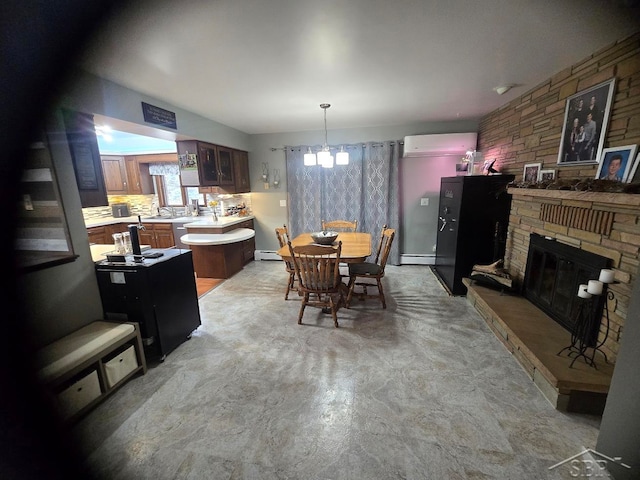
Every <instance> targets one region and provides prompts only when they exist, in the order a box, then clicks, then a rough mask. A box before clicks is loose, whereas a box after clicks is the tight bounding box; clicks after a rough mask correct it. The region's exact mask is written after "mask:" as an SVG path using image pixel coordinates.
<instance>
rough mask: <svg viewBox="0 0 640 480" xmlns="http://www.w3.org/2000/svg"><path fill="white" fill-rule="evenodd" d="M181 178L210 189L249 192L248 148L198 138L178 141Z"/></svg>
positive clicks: (217, 191)
mask: <svg viewBox="0 0 640 480" xmlns="http://www.w3.org/2000/svg"><path fill="white" fill-rule="evenodd" d="M177 144H178V158H179V164H180V180H181V182H182V186H185V187H196V186H197V187H201V191H202V192H206V193H247V192H249V191H250V186H249V163H248V162H249V157H248V154H247V152H244V151H241V150H234V149H232V148H227V147H222V146H220V145H213V144H211V143H206V142H200V141H196V140H185V141H178V142H177Z"/></svg>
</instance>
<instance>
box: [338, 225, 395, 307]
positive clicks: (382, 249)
mask: <svg viewBox="0 0 640 480" xmlns="http://www.w3.org/2000/svg"><path fill="white" fill-rule="evenodd" d="M395 235H396V231H395V230H394V229H393V228H387V226H386V225H384V226H383V227H382V232H381V234H380V240H379V242H378V247H377V251H376V256H375V261H374V262H362V263H350V264H349V293H348V294H347V307H349V305H350V304H351V299H352V297H353V296H354V294H355V295H356V296H357V297H358V298H360V299H361V300H364V299H365V298H378V299H380V301H381V302H382V308H387V302H386V299H385V296H384V289H383V288H382V278H383V277H384V269H385V266H386V265H387V260H388V258H389V253H390V252H391V246H392V244H393V239H394V237H395ZM371 281H375V283H371ZM356 286H359V287H362V293H357V294H356V293H355V292H354V289H355V287H356ZM369 287H375V288H376V289H377V290H378V293H377V294H369V293H368V292H367V288H369Z"/></svg>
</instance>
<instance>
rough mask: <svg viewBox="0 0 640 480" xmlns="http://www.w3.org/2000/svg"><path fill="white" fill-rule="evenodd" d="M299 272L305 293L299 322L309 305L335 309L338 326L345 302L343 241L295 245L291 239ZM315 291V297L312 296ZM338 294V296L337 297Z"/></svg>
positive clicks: (297, 274)
mask: <svg viewBox="0 0 640 480" xmlns="http://www.w3.org/2000/svg"><path fill="white" fill-rule="evenodd" d="M288 245H289V253H290V254H291V258H292V262H293V267H294V269H295V275H296V277H297V279H298V292H299V293H300V294H301V295H302V296H303V298H302V304H301V306H300V313H299V315H298V323H299V324H301V323H302V316H303V314H304V309H305V307H306V306H307V305H312V306H319V307H323V308H328V309H331V314H332V316H333V322H334V325H335V326H336V327H337V326H338V316H337V311H338V308H339V306H340V305H341V304H342V303H344V299H343V296H342V295H343V292H342V288H341V284H342V282H341V277H340V270H339V268H338V265H339V263H340V253H341V252H342V242H338V245H337V246H336V247H333V246H328V245H327V246H325V245H301V246H297V247H294V246H292V245H291V242H288ZM311 295H313V299H312V298H311ZM334 296H336V297H338V298H337V300H336V299H334Z"/></svg>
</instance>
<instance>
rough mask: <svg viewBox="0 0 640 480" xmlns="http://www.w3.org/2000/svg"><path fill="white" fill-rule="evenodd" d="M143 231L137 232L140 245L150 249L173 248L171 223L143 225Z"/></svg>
mask: <svg viewBox="0 0 640 480" xmlns="http://www.w3.org/2000/svg"><path fill="white" fill-rule="evenodd" d="M142 225H143V226H144V230H139V231H138V238H139V239H140V245H151V248H171V247H173V246H175V241H174V239H173V226H172V225H171V223H143V224H142Z"/></svg>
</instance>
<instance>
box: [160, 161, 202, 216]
mask: <svg viewBox="0 0 640 480" xmlns="http://www.w3.org/2000/svg"><path fill="white" fill-rule="evenodd" d="M149 173H150V174H151V175H152V176H153V178H154V185H155V189H156V195H158V200H159V202H160V206H161V207H179V206H183V205H188V204H190V203H191V199H194V198H197V199H198V203H199V204H200V205H204V194H201V193H200V192H199V191H198V187H183V186H182V185H181V184H180V171H179V170H178V166H177V165H172V164H166V163H152V164H150V165H149Z"/></svg>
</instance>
